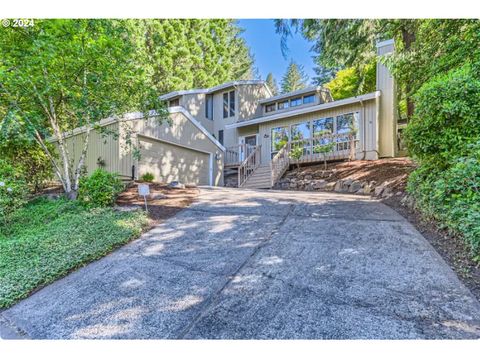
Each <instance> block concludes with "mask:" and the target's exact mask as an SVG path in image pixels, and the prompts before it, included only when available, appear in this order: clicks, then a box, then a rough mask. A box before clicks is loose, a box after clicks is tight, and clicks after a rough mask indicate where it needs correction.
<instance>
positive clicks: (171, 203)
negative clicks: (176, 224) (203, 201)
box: [117, 183, 200, 226]
mask: <svg viewBox="0 0 480 360" xmlns="http://www.w3.org/2000/svg"><path fill="white" fill-rule="evenodd" d="M149 185H150V194H151V195H150V198H148V197H147V206H148V217H149V218H150V220H151V224H150V225H151V226H154V225H156V224H158V223H160V222H161V221H162V220H165V219H167V218H169V217H172V216H173V215H175V214H176V213H178V212H179V211H180V210H182V209H184V208H186V207H188V206H189V205H190V204H191V203H193V202H194V201H195V198H196V197H197V196H198V194H199V192H200V191H199V190H198V188H196V187H187V188H185V189H174V188H169V187H168V186H166V184H158V183H149ZM117 205H118V206H140V207H142V208H144V207H145V202H144V200H143V197H142V196H139V195H138V183H133V184H131V185H130V186H129V187H128V188H127V189H126V190H125V191H124V192H122V193H121V194H120V195H119V197H118V198H117Z"/></svg>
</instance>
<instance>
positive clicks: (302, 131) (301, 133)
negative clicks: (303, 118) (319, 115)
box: [290, 122, 310, 141]
mask: <svg viewBox="0 0 480 360" xmlns="http://www.w3.org/2000/svg"><path fill="white" fill-rule="evenodd" d="M290 135H291V138H292V141H294V140H302V139H309V138H310V123H309V122H304V123H301V124H295V125H292V128H291V130H290Z"/></svg>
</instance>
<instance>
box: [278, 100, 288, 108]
mask: <svg viewBox="0 0 480 360" xmlns="http://www.w3.org/2000/svg"><path fill="white" fill-rule="evenodd" d="M288 107H289V104H288V100H285V101H282V102H279V103H278V110H282V109H287V108H288Z"/></svg>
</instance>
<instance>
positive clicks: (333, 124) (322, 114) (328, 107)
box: [67, 40, 398, 188]
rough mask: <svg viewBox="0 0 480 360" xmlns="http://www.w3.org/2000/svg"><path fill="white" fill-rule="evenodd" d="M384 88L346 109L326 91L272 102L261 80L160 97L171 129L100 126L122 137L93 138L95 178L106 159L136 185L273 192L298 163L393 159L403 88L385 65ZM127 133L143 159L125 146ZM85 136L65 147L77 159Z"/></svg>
mask: <svg viewBox="0 0 480 360" xmlns="http://www.w3.org/2000/svg"><path fill="white" fill-rule="evenodd" d="M377 50H378V54H379V55H384V54H388V53H390V52H392V51H393V50H394V43H393V40H387V41H383V42H380V43H378V44H377ZM376 84H377V89H376V91H375V92H372V93H369V94H363V95H359V96H356V97H352V98H348V99H342V100H338V101H335V100H334V99H332V96H331V94H330V92H329V91H328V90H327V89H325V88H322V87H318V86H314V87H308V88H305V89H301V90H297V91H294V92H291V93H286V94H281V95H277V96H272V93H271V91H270V89H269V88H268V86H267V85H266V84H265V82H264V81H261V80H242V81H233V82H229V83H225V84H221V85H218V86H215V87H212V88H208V89H192V90H183V91H174V92H171V93H168V94H165V95H162V96H161V97H160V99H162V100H164V101H166V102H167V103H168V109H169V112H170V120H171V123H170V124H166V123H163V124H159V123H158V122H157V121H155V119H154V118H153V117H152V118H149V119H144V118H143V117H142V116H141V114H127V115H125V116H124V117H123V118H122V119H120V120H118V119H117V120H114V119H106V120H102V121H101V122H100V125H101V126H106V127H111V128H112V130H116V131H117V132H118V133H119V136H118V138H114V137H109V138H107V139H105V138H103V137H102V136H101V134H99V133H98V132H94V134H93V136H92V139H91V143H90V147H89V150H88V153H87V161H86V166H87V170H88V171H93V170H94V169H95V168H96V167H98V164H97V163H98V160H99V159H102V160H104V161H103V163H104V166H105V167H106V169H107V170H109V171H115V172H118V173H119V174H121V175H124V176H131V177H133V178H137V179H138V178H139V177H141V176H142V175H143V174H144V173H146V172H151V173H153V174H154V176H155V179H156V180H157V181H162V182H169V181H172V180H179V181H181V182H184V183H192V184H199V185H214V186H222V185H223V181H224V180H223V179H224V173H225V174H234V176H235V177H236V179H238V185H239V186H241V187H252V188H270V187H272V186H273V184H274V183H275V181H277V180H278V179H279V178H280V177H281V176H282V174H283V172H284V171H285V170H286V169H287V168H288V166H289V165H290V164H292V163H295V162H300V163H307V162H317V161H322V160H323V159H326V160H332V159H367V160H374V159H378V158H379V157H393V156H396V155H397V151H398V150H397V124H396V101H395V100H396V99H395V96H394V95H395V82H394V80H393V78H392V76H391V75H390V73H389V71H388V70H387V68H386V67H385V66H384V65H382V64H380V63H379V64H378V66H377V82H376ZM126 133H128V134H131V135H132V137H131V139H132V141H133V143H134V144H136V147H137V148H138V151H139V153H140V159H136V157H135V156H133V151H132V148H131V147H129V146H127V144H126V141H125V140H124V136H122V134H126ZM78 136H82V129H78V131H76V132H75V131H74V133H72V135H71V137H70V138H69V140H68V141H67V144H68V146H69V149H70V150H71V152H72V153H74V154H75V155H77V154H78V156H79V154H80V151H81V150H80V145H76V144H77V143H78V144H80V142H78V141H75V137H78ZM295 149H297V150H295ZM298 149H300V150H298ZM293 152H296V154H297V156H296V157H294V156H293ZM103 163H102V164H103Z"/></svg>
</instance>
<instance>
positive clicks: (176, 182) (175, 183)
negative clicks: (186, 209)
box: [168, 181, 185, 189]
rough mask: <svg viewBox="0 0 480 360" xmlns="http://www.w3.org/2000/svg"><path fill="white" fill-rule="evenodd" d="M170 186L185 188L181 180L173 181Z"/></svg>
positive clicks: (172, 187)
mask: <svg viewBox="0 0 480 360" xmlns="http://www.w3.org/2000/svg"><path fill="white" fill-rule="evenodd" d="M168 187H169V188H171V189H185V185H184V184H182V183H181V182H180V181H172V182H171V183H170V184H168Z"/></svg>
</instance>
